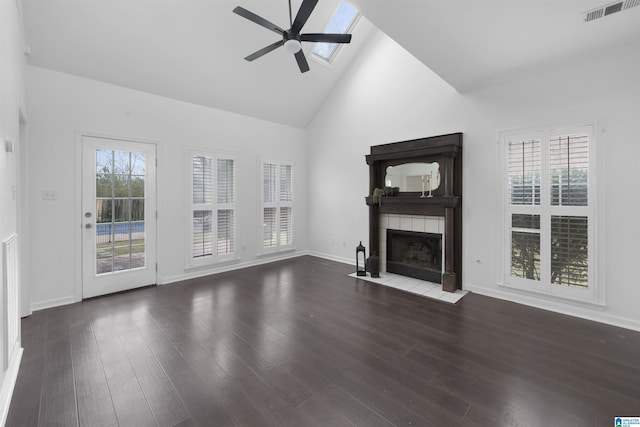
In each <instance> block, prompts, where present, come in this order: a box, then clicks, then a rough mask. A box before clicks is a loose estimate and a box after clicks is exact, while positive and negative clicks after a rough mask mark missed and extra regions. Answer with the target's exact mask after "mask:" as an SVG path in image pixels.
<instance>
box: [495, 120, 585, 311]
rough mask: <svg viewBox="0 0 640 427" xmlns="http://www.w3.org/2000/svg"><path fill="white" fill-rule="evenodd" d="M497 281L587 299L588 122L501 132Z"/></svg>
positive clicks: (537, 290)
mask: <svg viewBox="0 0 640 427" xmlns="http://www.w3.org/2000/svg"><path fill="white" fill-rule="evenodd" d="M503 146H504V150H505V157H506V165H505V168H506V201H505V205H506V209H505V215H506V216H505V222H504V223H505V225H506V228H505V231H506V236H505V237H506V242H507V250H506V251H505V264H506V268H505V284H507V285H514V286H517V287H520V288H523V289H529V290H533V291H536V292H542V293H548V294H554V295H560V296H563V297H568V298H577V299H586V300H592V299H594V298H595V295H596V294H595V280H594V275H593V271H594V248H593V242H594V241H595V239H594V217H595V215H594V212H595V202H594V200H595V198H594V186H593V161H592V153H593V132H592V127H591V126H586V127H581V128H577V129H570V130H560V131H555V130H549V131H543V132H534V133H531V134H510V135H505V136H504V137H503Z"/></svg>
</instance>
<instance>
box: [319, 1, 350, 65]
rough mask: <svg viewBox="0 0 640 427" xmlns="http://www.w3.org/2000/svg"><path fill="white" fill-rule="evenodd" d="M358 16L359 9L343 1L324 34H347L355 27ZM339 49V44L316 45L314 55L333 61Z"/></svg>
mask: <svg viewBox="0 0 640 427" xmlns="http://www.w3.org/2000/svg"><path fill="white" fill-rule="evenodd" d="M358 16H359V13H358V9H356V8H355V7H353V6H351V5H350V4H349V3H347V2H346V1H343V2H342V3H340V6H339V7H338V9H337V10H336V13H335V14H334V15H333V17H332V18H331V21H329V23H328V24H327V26H326V27H325V29H324V32H325V33H338V34H346V33H347V32H348V31H349V30H350V29H351V27H353V24H354V22H355V21H356V19H357V18H358ZM337 48H338V44H337V43H316V45H315V47H314V48H313V53H314V54H316V55H318V56H319V57H320V58H322V59H324V60H326V61H331V58H332V57H333V55H334V54H335V52H336V50H337Z"/></svg>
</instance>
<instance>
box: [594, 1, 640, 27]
mask: <svg viewBox="0 0 640 427" xmlns="http://www.w3.org/2000/svg"><path fill="white" fill-rule="evenodd" d="M636 6H640V0H623V1H616V2H614V3H609V4H605V5H604V6H600V7H598V8H595V9H592V10H589V11H587V12H584V20H585V22H589V21H593V20H595V19H600V18H604V17H605V16H607V15H611V14H613V13H616V12H620V11H623V10H627V9H631V8H632V7H636Z"/></svg>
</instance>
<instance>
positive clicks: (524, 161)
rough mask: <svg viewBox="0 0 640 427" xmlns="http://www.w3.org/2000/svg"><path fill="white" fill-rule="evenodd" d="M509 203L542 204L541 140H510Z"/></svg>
mask: <svg viewBox="0 0 640 427" xmlns="http://www.w3.org/2000/svg"><path fill="white" fill-rule="evenodd" d="M507 169H508V172H507V174H508V176H507V178H508V186H509V188H508V190H509V191H508V203H509V204H511V205H540V175H541V163H540V140H528V141H513V142H509V148H508V164H507Z"/></svg>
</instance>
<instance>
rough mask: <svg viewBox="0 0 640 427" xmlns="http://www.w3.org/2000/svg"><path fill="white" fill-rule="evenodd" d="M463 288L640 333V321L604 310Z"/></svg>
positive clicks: (473, 287) (468, 287)
mask: <svg viewBox="0 0 640 427" xmlns="http://www.w3.org/2000/svg"><path fill="white" fill-rule="evenodd" d="M462 288H463V289H464V290H467V291H471V292H474V293H476V294H480V295H485V296H488V297H492V298H497V299H501V300H505V301H511V302H515V303H518V304H524V305H528V306H531V307H535V308H540V309H543V310H548V311H552V312H554V313H559V314H566V315H567V316H573V317H579V318H581V319H585V320H592V321H594V322H599V323H604V324H607V325H612V326H617V327H620V328H625V329H631V330H634V331H640V321H638V320H636V319H629V318H625V317H621V316H616V315H612V314H609V313H606V312H605V311H604V310H603V308H594V309H589V308H586V307H584V306H578V305H576V306H573V305H571V304H562V303H559V302H558V303H556V302H550V301H547V300H544V301H543V300H541V299H539V298H536V297H535V296H530V295H522V294H518V293H515V292H509V291H506V290H503V289H488V288H485V287H482V286H476V285H472V284H469V283H465V284H464V286H463V287H462Z"/></svg>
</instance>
